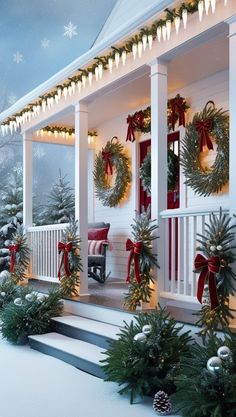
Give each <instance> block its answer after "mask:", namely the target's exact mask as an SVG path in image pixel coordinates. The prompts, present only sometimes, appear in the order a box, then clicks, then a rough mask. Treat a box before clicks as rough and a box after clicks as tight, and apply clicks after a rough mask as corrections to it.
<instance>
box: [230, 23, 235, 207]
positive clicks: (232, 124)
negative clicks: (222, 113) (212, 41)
mask: <svg viewBox="0 0 236 417" xmlns="http://www.w3.org/2000/svg"><path fill="white" fill-rule="evenodd" d="M228 24H229V111H230V129H229V132H230V135H229V209H230V214H231V215H232V214H235V213H236V192H235V190H236V175H235V167H236V140H235V138H236V117H235V115H236V15H235V16H233V17H231V18H230V19H229V20H228Z"/></svg>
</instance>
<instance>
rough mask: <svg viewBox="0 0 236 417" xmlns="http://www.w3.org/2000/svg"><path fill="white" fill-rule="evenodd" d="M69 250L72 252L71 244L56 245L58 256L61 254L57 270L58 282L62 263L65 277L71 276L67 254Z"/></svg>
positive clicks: (60, 243) (61, 243)
mask: <svg viewBox="0 0 236 417" xmlns="http://www.w3.org/2000/svg"><path fill="white" fill-rule="evenodd" d="M71 250H72V242H68V243H63V242H59V243H58V253H59V255H60V253H61V252H63V255H62V258H61V263H60V266H59V270H58V278H59V280H60V279H61V268H62V265H63V262H64V270H65V274H66V276H67V277H69V276H70V275H71V272H70V265H69V256H68V253H69V252H71Z"/></svg>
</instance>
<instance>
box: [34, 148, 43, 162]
mask: <svg viewBox="0 0 236 417" xmlns="http://www.w3.org/2000/svg"><path fill="white" fill-rule="evenodd" d="M45 155H46V154H45V150H44V149H43V146H42V145H35V146H34V157H35V158H36V159H42V158H43V157H44V156H45Z"/></svg>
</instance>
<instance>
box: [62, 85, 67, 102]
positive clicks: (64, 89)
mask: <svg viewBox="0 0 236 417" xmlns="http://www.w3.org/2000/svg"><path fill="white" fill-rule="evenodd" d="M67 93H68V89H67V87H66V86H65V87H64V88H63V92H62V94H63V96H64V98H65V100H66V99H67Z"/></svg>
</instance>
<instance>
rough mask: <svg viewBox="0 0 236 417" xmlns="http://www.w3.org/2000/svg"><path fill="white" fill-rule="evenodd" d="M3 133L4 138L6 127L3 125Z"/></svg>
mask: <svg viewBox="0 0 236 417" xmlns="http://www.w3.org/2000/svg"><path fill="white" fill-rule="evenodd" d="M1 131H2V135H3V136H4V135H5V126H4V125H1Z"/></svg>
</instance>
